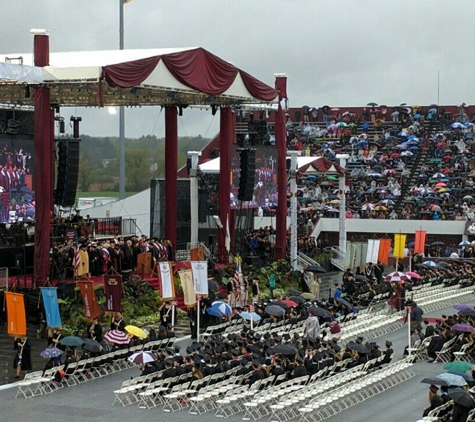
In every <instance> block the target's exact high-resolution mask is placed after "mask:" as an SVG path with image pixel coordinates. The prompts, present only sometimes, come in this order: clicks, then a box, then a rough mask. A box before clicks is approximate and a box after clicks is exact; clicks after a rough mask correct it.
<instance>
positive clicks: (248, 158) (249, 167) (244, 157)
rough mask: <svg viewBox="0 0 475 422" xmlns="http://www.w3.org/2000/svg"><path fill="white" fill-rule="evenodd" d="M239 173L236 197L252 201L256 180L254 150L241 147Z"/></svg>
mask: <svg viewBox="0 0 475 422" xmlns="http://www.w3.org/2000/svg"><path fill="white" fill-rule="evenodd" d="M240 154H241V175H240V178H239V191H238V199H239V200H240V201H252V197H253V195H254V186H255V180H256V150H255V149H242V150H240Z"/></svg>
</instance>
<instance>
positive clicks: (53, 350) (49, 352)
mask: <svg viewBox="0 0 475 422" xmlns="http://www.w3.org/2000/svg"><path fill="white" fill-rule="evenodd" d="M63 353H64V352H63V351H62V350H61V349H58V348H57V347H48V348H47V349H45V350H43V351H42V352H41V353H40V356H41V357H42V358H44V359H51V358H57V357H58V356H61V355H62V354H63Z"/></svg>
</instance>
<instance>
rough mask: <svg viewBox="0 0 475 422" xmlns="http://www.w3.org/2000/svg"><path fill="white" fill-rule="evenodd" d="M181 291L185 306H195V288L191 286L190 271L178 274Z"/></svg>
mask: <svg viewBox="0 0 475 422" xmlns="http://www.w3.org/2000/svg"><path fill="white" fill-rule="evenodd" d="M178 275H179V277H180V282H181V288H182V289H183V299H184V301H185V305H186V306H194V305H196V295H195V287H194V286H193V272H192V271H191V270H182V271H179V272H178Z"/></svg>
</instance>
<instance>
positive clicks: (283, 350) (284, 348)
mask: <svg viewBox="0 0 475 422" xmlns="http://www.w3.org/2000/svg"><path fill="white" fill-rule="evenodd" d="M270 350H271V351H272V352H273V353H276V354H277V353H278V354H280V355H287V356H292V355H295V354H297V352H298V350H297V349H296V348H295V347H294V346H292V345H291V344H278V345H277V346H275V347H273V348H272V349H270Z"/></svg>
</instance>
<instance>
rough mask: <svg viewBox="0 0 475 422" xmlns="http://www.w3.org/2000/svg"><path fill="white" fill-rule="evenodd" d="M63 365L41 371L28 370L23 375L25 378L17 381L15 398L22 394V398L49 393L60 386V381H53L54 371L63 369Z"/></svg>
mask: <svg viewBox="0 0 475 422" xmlns="http://www.w3.org/2000/svg"><path fill="white" fill-rule="evenodd" d="M63 369H64V365H61V366H57V367H54V368H51V369H48V370H46V371H45V372H44V373H43V371H35V372H30V373H28V374H26V375H25V378H24V379H23V380H22V381H20V382H18V383H17V387H18V390H17V393H16V395H15V398H16V397H18V396H23V397H24V398H31V397H34V396H39V395H43V394H49V393H52V392H53V391H55V390H56V389H59V388H62V387H63V386H64V385H63V384H61V383H55V382H54V379H55V376H56V372H57V371H59V370H63Z"/></svg>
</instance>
